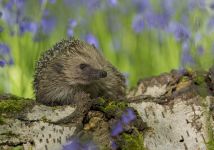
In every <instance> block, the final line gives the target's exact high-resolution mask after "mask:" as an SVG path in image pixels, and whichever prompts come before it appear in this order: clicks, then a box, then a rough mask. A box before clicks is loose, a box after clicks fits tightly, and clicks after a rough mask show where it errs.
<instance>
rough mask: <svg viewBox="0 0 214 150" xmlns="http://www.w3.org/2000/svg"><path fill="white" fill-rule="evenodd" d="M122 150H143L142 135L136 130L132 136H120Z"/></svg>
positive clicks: (125, 134)
mask: <svg viewBox="0 0 214 150" xmlns="http://www.w3.org/2000/svg"><path fill="white" fill-rule="evenodd" d="M120 147H121V149H122V150H145V148H144V141H143V135H142V134H141V133H140V132H139V131H138V130H137V129H136V130H135V132H134V133H133V134H127V133H123V134H122V143H121V144H120Z"/></svg>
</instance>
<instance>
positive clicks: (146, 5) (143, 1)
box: [132, 0, 151, 13]
mask: <svg viewBox="0 0 214 150" xmlns="http://www.w3.org/2000/svg"><path fill="white" fill-rule="evenodd" d="M132 3H133V4H134V5H135V7H136V8H137V12H138V13H141V12H144V11H145V10H147V9H151V4H150V0H132Z"/></svg>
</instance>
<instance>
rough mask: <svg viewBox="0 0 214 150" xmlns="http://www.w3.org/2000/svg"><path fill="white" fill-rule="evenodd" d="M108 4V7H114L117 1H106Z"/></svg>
mask: <svg viewBox="0 0 214 150" xmlns="http://www.w3.org/2000/svg"><path fill="white" fill-rule="evenodd" d="M108 4H109V5H110V6H113V7H115V6H117V4H118V1H117V0H108Z"/></svg>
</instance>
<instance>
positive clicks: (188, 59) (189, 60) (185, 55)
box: [181, 41, 194, 66]
mask: <svg viewBox="0 0 214 150" xmlns="http://www.w3.org/2000/svg"><path fill="white" fill-rule="evenodd" d="M181 63H182V66H185V65H193V64H194V60H193V57H192V56H191V54H190V51H189V43H188V42H187V41H186V42H184V43H183V44H182V54H181Z"/></svg>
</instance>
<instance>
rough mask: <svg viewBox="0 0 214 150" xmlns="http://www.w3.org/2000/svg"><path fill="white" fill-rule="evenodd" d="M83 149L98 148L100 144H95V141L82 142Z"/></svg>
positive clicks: (95, 149)
mask: <svg viewBox="0 0 214 150" xmlns="http://www.w3.org/2000/svg"><path fill="white" fill-rule="evenodd" d="M81 150H98V146H97V145H95V144H94V143H93V142H88V143H85V144H82V149H81Z"/></svg>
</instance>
